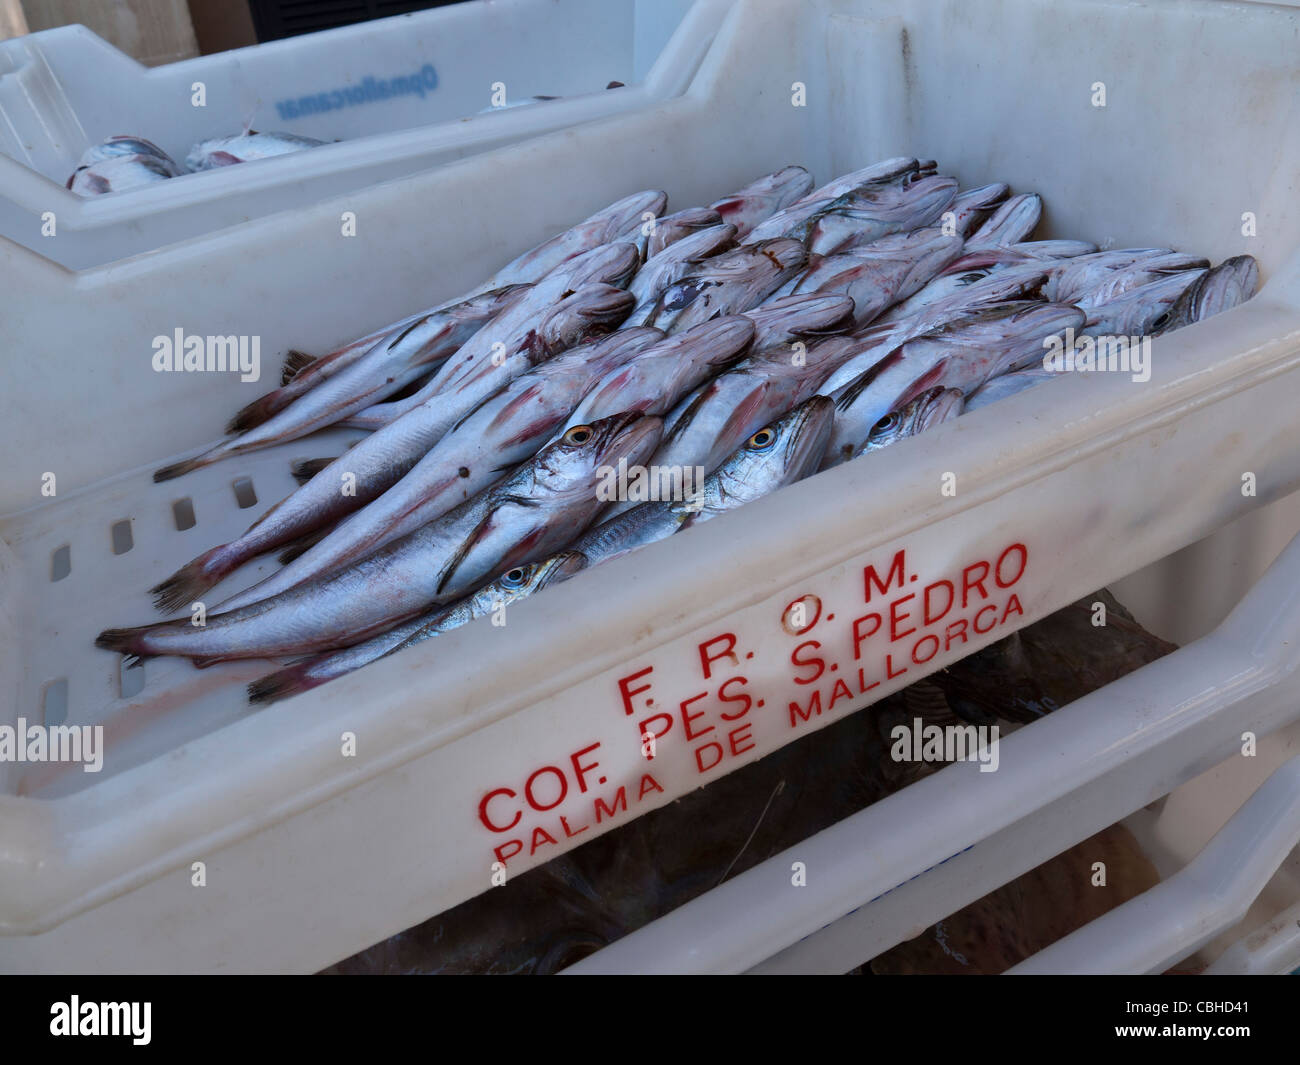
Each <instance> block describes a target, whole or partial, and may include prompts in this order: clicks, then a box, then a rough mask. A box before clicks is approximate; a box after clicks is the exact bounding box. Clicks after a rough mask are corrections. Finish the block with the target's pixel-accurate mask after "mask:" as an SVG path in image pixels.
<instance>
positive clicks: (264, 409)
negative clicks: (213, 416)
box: [226, 392, 284, 433]
mask: <svg viewBox="0 0 1300 1065" xmlns="http://www.w3.org/2000/svg"><path fill="white" fill-rule="evenodd" d="M275 395H276V393H275V392H268V393H267V394H266V395H264V396H259V397H258V398H257V399H255V400H253V402H252V403H250V404H248V406H246V407H241V408H240V409H239V410H238V411H236V412H235V416H234V417H233V418H231V419H230V421H228V422H227V423H226V432H228V433H244V432H247V431H248V430H249V429H256V428H257V427H258V426H259V425H261V424H262V423H263V422H265V421H269V420H270V419H271V417H272V416H273V415H275V414H278V413H279V412H280V411H281V410H283V409H284V408H283V406H278V405H276V402H275V398H274V397H275Z"/></svg>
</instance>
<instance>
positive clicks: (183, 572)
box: [149, 545, 229, 614]
mask: <svg viewBox="0 0 1300 1065" xmlns="http://www.w3.org/2000/svg"><path fill="white" fill-rule="evenodd" d="M224 546H225V545H222V546H221V547H214V548H213V549H212V550H210V551H205V552H204V553H203V554H201V555H199V557H198V558H196V559H194V560H193V561H191V562H187V563H185V565H183V566H182V567H181V568H180V569H178V570H177V571H176V572H175V573H173V574H172V575H171V576H170V577H168V578H167V579H166V580H165V581H163V582H162V583H160V584H155V585H154V586H153V587H152V588H150V589H149V594H150V595H152V596H153V597H154V600H153V601H154V606H156V607H157V608H158V609H159V610H161V611H162V612H163V613H165V614H174V613H175V612H176V611H178V610H180V609H181V608H182V607H184V606H185V604H187V603H190V602H193V601H194V599H195V598H196V597H197V596H200V595H202V594H203V593H204V592H206V591H207V590H208V589H209V588H211V587H212V586H213V585H214V584H216V583H218V582H219V581H220V580H221V579H222V578H223V577H225V576H226V574H227V573H228V572H229V570H228V569H226V568H223V567H220V566H214V565H213V562H214V560H215V559H216V558H217V557H218V553H219V552H221V551H222V550H223V548H224Z"/></svg>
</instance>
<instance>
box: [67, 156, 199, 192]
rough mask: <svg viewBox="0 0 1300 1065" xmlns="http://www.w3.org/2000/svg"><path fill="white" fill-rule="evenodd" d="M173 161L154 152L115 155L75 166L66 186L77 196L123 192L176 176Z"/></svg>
mask: <svg viewBox="0 0 1300 1065" xmlns="http://www.w3.org/2000/svg"><path fill="white" fill-rule="evenodd" d="M174 165H175V164H169V162H168V161H165V160H162V159H159V158H158V157H157V156H155V155H117V156H113V157H111V158H108V159H104V160H102V161H100V162H98V163H95V164H93V165H92V166H80V167H78V168H77V169H76V170H75V171H73V174H72V176H71V177H70V178H68V188H70V189H71V190H72V191H73V192H75V193H76V194H77V195H78V196H103V195H105V194H106V193H110V192H126V191H127V190H129V189H138V188H142V187H144V186H145V185H153V184H155V183H157V182H159V181H166V180H168V179H169V178H173V177H176V174H175V173H173V171H172V167H173V166H174Z"/></svg>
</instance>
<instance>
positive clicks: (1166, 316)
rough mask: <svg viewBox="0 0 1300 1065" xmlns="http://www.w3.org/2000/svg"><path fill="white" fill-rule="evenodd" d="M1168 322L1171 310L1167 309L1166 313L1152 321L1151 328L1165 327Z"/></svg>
mask: <svg viewBox="0 0 1300 1065" xmlns="http://www.w3.org/2000/svg"><path fill="white" fill-rule="evenodd" d="M1168 324H1169V312H1168V311H1165V313H1164V314H1162V315H1161V316H1160V317H1159V318H1157V319H1156V320H1155V321H1154V322H1152V323H1151V328H1152V329H1163V328H1164V327H1165V326H1167V325H1168Z"/></svg>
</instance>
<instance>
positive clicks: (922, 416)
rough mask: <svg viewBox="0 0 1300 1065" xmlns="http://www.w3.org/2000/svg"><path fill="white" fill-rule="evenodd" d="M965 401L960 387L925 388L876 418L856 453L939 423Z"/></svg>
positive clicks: (872, 448) (892, 442)
mask: <svg viewBox="0 0 1300 1065" xmlns="http://www.w3.org/2000/svg"><path fill="white" fill-rule="evenodd" d="M964 402H965V397H964V396H963V395H962V392H961V390H960V389H956V388H929V389H926V391H924V392H922V393H921V394H920V395H919V396H915V397H913V398H912V399H909V400H908V401H907V402H906V403H904V404H903V405H902V406H901V407H898V408H896V409H895V410H891V411H890V412H889V413H888V414H886V415H885V416H884V417H883V418H881V419H880V421H878V422H876V424H875V425H873V426H872V427H871V432H870V433H868V434H867V442H866V443H865V444H863V445H862V450H861V451H859V452H858V454H859V455H865V454H867V453H868V452H871V451H879V450H880V449H881V448H885V447H888V446H889V445H890V444H896V443H898V441H900V440H904V439H906V438H907V437H909V436H915V435H916V434H917V433H923V432H925V430H927V429H932V428H933V427H934V426H936V425H942V424H943V423H944V422H946V421H948V420H950V419H952V418H955V417H957V416H958V415H959V414H961V413H962V406H963V404H964Z"/></svg>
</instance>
